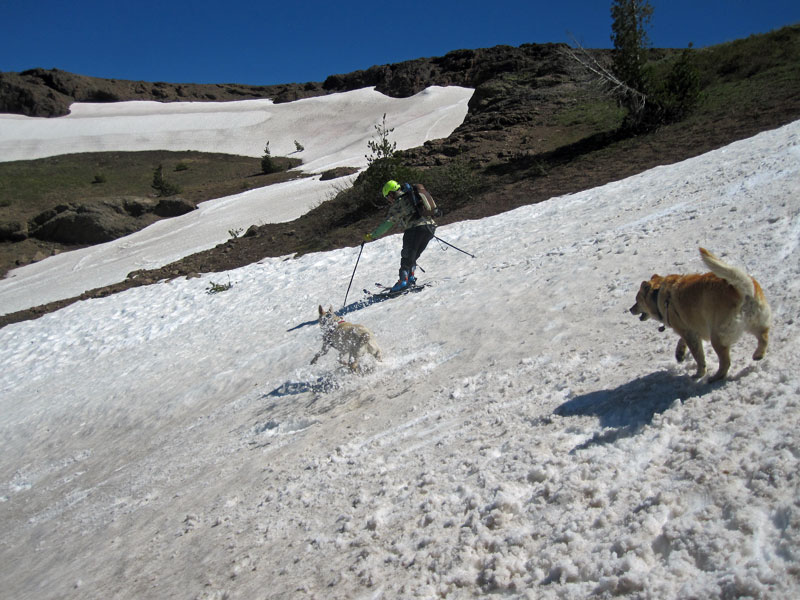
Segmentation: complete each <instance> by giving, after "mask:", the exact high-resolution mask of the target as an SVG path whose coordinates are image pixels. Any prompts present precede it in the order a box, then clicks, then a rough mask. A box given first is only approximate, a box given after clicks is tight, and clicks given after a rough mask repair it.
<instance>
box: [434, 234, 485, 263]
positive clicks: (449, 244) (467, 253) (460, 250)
mask: <svg viewBox="0 0 800 600" xmlns="http://www.w3.org/2000/svg"><path fill="white" fill-rule="evenodd" d="M433 237H435V238H436V239H437V240H439V241H440V242H441V243H443V244H447V245H448V246H450V247H451V248H455V249H456V250H458V251H459V252H463V253H464V254H466V255H467V256H471V257H472V258H475V255H474V254H470V253H469V252H466V251H465V250H462V249H461V248H456V247H455V246H453V244H451V243H450V242H445V241H444V240H443V239H442V238H440V237H439V236H438V235H435V236H433Z"/></svg>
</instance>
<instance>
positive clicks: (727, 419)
mask: <svg viewBox="0 0 800 600" xmlns="http://www.w3.org/2000/svg"><path fill="white" fill-rule="evenodd" d="M798 134H800V123H793V124H791V125H788V126H786V127H783V128H781V129H778V130H775V131H771V132H765V133H763V134H760V135H758V136H756V137H754V138H752V139H749V140H744V141H742V142H738V143H736V144H732V145H731V146H728V147H726V148H724V149H721V150H719V151H716V152H712V153H709V154H707V155H704V156H701V157H698V158H695V159H692V160H689V161H685V162H683V163H680V164H678V165H673V166H670V167H661V168H658V169H654V170H652V171H649V172H647V173H643V174H641V175H638V176H636V177H632V178H629V179H626V180H623V181H619V182H615V183H612V184H609V185H607V186H603V187H602V188H597V189H594V190H588V191H586V192H582V193H579V194H574V195H570V196H565V197H562V198H556V199H553V200H550V201H548V202H544V203H541V204H538V205H535V206H528V207H523V208H520V209H518V210H515V211H512V212H509V213H505V214H502V215H498V216H496V217H492V218H489V219H484V220H481V221H475V222H463V223H458V224H453V225H449V226H447V227H442V228H440V229H439V230H438V231H437V234H438V235H439V236H440V237H442V238H443V239H445V240H447V241H449V242H451V243H452V244H454V245H456V246H458V247H461V248H464V249H465V250H468V251H470V252H473V253H475V254H476V255H477V258H476V259H474V260H473V259H470V258H469V257H467V256H465V255H463V254H461V253H458V252H456V251H455V250H453V249H449V248H448V249H444V248H442V247H440V246H439V245H438V243H437V242H436V241H433V242H431V244H430V246H429V247H428V249H427V250H426V251H425V253H424V254H423V256H422V257H421V259H420V263H421V264H422V265H423V267H424V268H425V269H426V273H425V274H424V279H427V280H432V281H433V282H434V285H433V286H432V287H430V288H429V289H426V290H424V291H422V292H421V293H419V294H410V295H407V296H403V297H400V298H396V299H393V300H389V301H386V302H382V303H376V304H372V305H369V306H366V307H364V308H361V309H360V310H353V311H351V312H348V311H345V313H346V314H345V315H344V316H345V318H346V319H347V320H349V321H352V322H357V323H362V324H364V325H367V326H368V327H369V328H370V329H372V330H373V331H374V333H375V334H376V336H377V339H378V343H379V344H380V346H381V348H382V350H383V353H384V357H385V358H384V360H383V361H382V362H381V363H375V362H373V361H367V362H368V366H369V367H370V370H369V372H367V373H366V374H364V375H362V376H355V377H354V376H350V375H349V374H347V373H345V372H344V371H343V370H342V369H339V368H338V367H337V366H336V356H335V353H333V352H330V353H328V354H327V355H326V356H325V357H323V358H322V359H320V361H319V363H317V364H316V365H314V366H311V365H309V364H308V363H309V361H310V359H311V357H312V356H313V355H314V353H315V352H316V351H317V350H318V349H319V347H320V344H321V338H320V332H319V328H318V326H317V325H316V324H315V318H316V310H317V305H318V304H323V305H324V306H328V305H329V304H330V305H333V306H334V308H337V309H338V308H340V307H341V305H342V302H343V296H344V292H345V290H346V288H347V283H348V282H349V279H350V276H351V274H352V270H353V266H354V264H355V260H356V257H357V254H358V248H357V247H355V248H345V249H342V250H336V251H333V252H328V253H322V254H314V255H309V256H303V257H300V258H296V259H295V258H290V257H283V258H275V259H265V260H263V261H261V262H260V263H258V264H254V265H250V266H247V267H244V268H242V269H237V270H235V271H231V272H230V273H227V274H225V275H224V277H223V276H221V275H220V274H212V275H204V276H202V277H200V278H194V279H180V280H174V281H170V282H164V283H161V284H158V285H154V286H148V287H143V288H137V289H133V290H129V291H127V292H124V293H122V294H118V295H115V296H113V297H108V298H103V299H98V300H92V301H87V302H81V303H78V304H74V305H72V306H70V307H68V308H66V309H63V310H61V311H59V312H57V313H54V314H51V315H47V316H45V317H42V318H41V319H39V320H37V321H30V322H25V323H19V324H16V325H12V326H8V327H6V328H4V329H2V330H0V348H2V354H0V361H2V363H3V365H4V368H3V369H2V371H0V389H3V390H9V391H10V392H9V393H6V394H4V396H3V397H2V400H0V409H2V414H3V418H2V421H0V423H1V424H2V436H3V437H2V439H3V453H2V455H1V457H0V497H2V499H3V501H2V502H0V517H2V522H3V524H4V531H5V536H4V537H5V540H4V543H3V544H2V545H0V561H2V562H3V564H4V565H9V568H7V569H5V570H4V572H3V574H2V575H0V586H2V589H5V590H8V592H7V593H9V594H11V595H12V597H15V598H24V597H37V598H110V597H113V598H134V597H166V596H173V595H184V596H186V597H192V598H195V597H196V598H225V597H227V598H253V597H275V598H290V597H291V598H297V597H301V598H302V597H310V598H322V597H324V598H342V599H344V598H398V597H402V598H431V597H445V598H468V597H501V596H504V597H514V598H569V599H571V598H575V599H578V598H586V597H589V596H592V595H594V596H597V597H600V598H607V597H616V596H622V597H631V598H687V597H704V598H705V597H707V598H728V597H747V596H749V597H763V598H784V597H794V596H796V595H797V593H798V591H799V590H800V585H799V582H798V579H799V578H800V570H798V566H797V565H798V561H797V556H798V551H800V550H799V549H800V543H799V542H800V534H799V533H798V532H799V531H800V529H799V528H798V525H800V505H799V502H800V501H798V498H800V493H798V492H800V489H799V487H798V479H797V473H798V457H800V434H799V433H798V415H799V414H800V413H799V412H798V408H799V407H798V402H800V382H799V381H798V376H797V372H796V371H797V369H796V365H797V364H798V359H800V343H799V342H798V336H797V334H796V319H797V307H798V306H800V285H798V284H797V281H800V255H798V253H797V251H796V248H797V231H798V227H799V226H800V194H798V188H799V187H800V186H799V185H798V182H800V177H798V175H800V173H798V171H800V162H798V160H797V159H798V152H797V148H798ZM701 245H702V246H704V247H706V248H708V249H709V250H711V251H712V252H715V253H717V254H718V255H719V256H721V257H723V258H724V260H726V261H728V262H730V263H732V264H736V265H740V266H743V267H745V268H746V269H747V270H748V272H750V273H751V274H753V275H754V276H755V277H756V278H757V279H758V280H759V281H760V283H761V284H762V286H763V287H764V289H765V292H766V294H767V297H768V299H769V301H770V303H771V306H772V309H773V319H774V325H773V333H772V336H771V346H770V349H769V351H768V353H767V357H766V358H765V359H764V360H763V361H760V362H758V363H754V362H753V361H751V360H750V355H751V354H752V351H753V348H754V346H755V341H754V340H753V339H752V338H751V337H749V336H747V335H745V336H744V337H743V338H742V340H741V341H740V342H739V343H738V344H737V345H736V346H735V347H734V348H733V352H732V368H731V372H730V377H729V380H728V381H727V382H725V383H721V384H714V385H708V384H706V383H705V381H704V380H701V381H695V380H693V379H691V377H690V374H691V373H692V372H693V371H694V364H693V362H692V361H688V362H687V363H686V364H683V365H678V364H676V363H675V362H674V358H673V353H674V346H675V343H676V341H677V337H676V336H675V334H674V333H672V332H664V333H659V332H658V331H657V325H656V324H654V323H653V322H645V323H642V322H639V320H638V319H636V318H635V317H633V316H632V315H630V314H629V313H628V312H627V309H628V307H629V306H630V305H631V304H632V303H633V300H634V296H635V293H636V290H637V289H638V287H639V283H640V282H641V280H643V279H647V278H649V277H650V275H651V274H652V273H654V272H658V273H661V274H666V273H670V272H691V271H699V270H702V269H703V267H702V263H701V261H700V258H699V253H698V251H697V248H698V246H701ZM399 250H400V237H399V235H394V236H389V237H387V238H384V239H381V240H378V241H376V242H373V243H370V244H368V245H366V246H365V248H364V252H363V255H362V257H361V261H360V263H359V266H358V271H357V272H356V276H355V280H354V282H353V287H352V290H351V295H350V298H349V300H348V304H349V305H352V304H354V303H355V302H356V301H358V300H359V299H360V296H361V293H360V290H361V289H362V288H365V287H366V288H369V287H371V286H372V285H373V282H375V281H381V282H385V283H391V281H393V280H394V278H395V277H396V271H397V266H398V262H399ZM228 277H230V282H231V283H232V284H233V286H232V287H231V289H230V290H228V291H226V292H222V293H218V294H208V293H207V289H208V287H209V285H210V283H211V282H212V281H213V282H218V283H219V282H223V283H224V282H227V279H228ZM707 350H708V361H709V366H710V368H711V369H713V368H715V367H716V356H715V355H714V354H713V351H711V350H710V348H707Z"/></svg>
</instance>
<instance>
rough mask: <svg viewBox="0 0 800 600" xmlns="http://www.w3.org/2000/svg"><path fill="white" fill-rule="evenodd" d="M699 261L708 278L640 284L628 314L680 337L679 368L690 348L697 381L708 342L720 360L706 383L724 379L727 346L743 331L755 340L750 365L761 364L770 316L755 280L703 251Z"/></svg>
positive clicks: (659, 279)
mask: <svg viewBox="0 0 800 600" xmlns="http://www.w3.org/2000/svg"><path fill="white" fill-rule="evenodd" d="M700 256H701V257H702V259H703V262H704V263H705V264H706V266H707V267H708V268H709V269H711V271H712V272H711V273H704V274H692V275H667V276H666V277H662V276H660V275H653V276H652V277H651V278H650V281H643V282H642V285H641V287H640V288H639V292H638V293H637V294H636V304H634V305H633V306H632V307H631V308H630V312H631V313H632V314H634V315H640V317H639V318H640V320H642V321H646V320H647V319H648V318H651V317H652V318H654V319H657V320H658V321H661V322H662V323H663V324H664V325H665V326H667V327H671V328H672V329H673V330H674V331H675V332H676V333H677V334H678V335H679V336H681V339H680V340H678V345H677V347H676V348H675V358H676V359H677V360H678V362H682V361H683V359H684V357H685V356H686V347H687V346H688V347H689V351H690V352H691V353H692V356H693V357H694V360H695V362H696V363H697V372H696V373H695V375H694V376H695V377H698V378H699V377H702V376H703V375H705V373H706V359H705V355H704V353H703V340H710V341H711V346H712V347H713V348H714V351H715V352H716V353H717V356H718V357H719V369H718V370H717V372H716V373H715V374H714V375H713V376H712V377H711V378H710V379H709V382H712V381H717V380H719V379H723V378H725V376H726V375H727V374H728V369H729V368H730V366H731V357H730V349H731V346H733V344H734V343H736V341H737V340H738V339H739V337H740V336H741V335H742V333H743V332H745V331H746V332H748V333H750V334H752V335H754V336H755V337H756V340H758V347H757V348H756V351H755V353H754V354H753V360H761V359H762V358H764V354H765V353H766V351H767V344H768V343H769V328H770V325H771V320H772V313H771V311H770V308H769V304H767V299H766V298H765V297H764V292H763V291H762V289H761V286H760V285H759V284H758V282H757V281H756V280H755V279H754V278H753V277H751V276H750V275H748V274H747V273H745V272H744V271H742V270H741V269H739V268H736V267H732V266H730V265H728V264H726V263H724V262H723V261H721V260H720V259H719V258H717V257H716V256H714V255H713V254H711V253H710V252H709V251H708V250H706V249H705V248H700ZM663 329H664V328H663V327H662V331H663Z"/></svg>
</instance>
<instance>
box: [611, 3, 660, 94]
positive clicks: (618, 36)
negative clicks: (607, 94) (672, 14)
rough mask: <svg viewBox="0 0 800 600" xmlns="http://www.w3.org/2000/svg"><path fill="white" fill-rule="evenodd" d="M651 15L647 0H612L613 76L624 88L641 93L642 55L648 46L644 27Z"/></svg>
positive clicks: (642, 87) (648, 22) (642, 79)
mask: <svg viewBox="0 0 800 600" xmlns="http://www.w3.org/2000/svg"><path fill="white" fill-rule="evenodd" d="M652 16H653V7H652V6H651V5H650V2H649V1H648V0H613V2H612V3H611V19H612V24H611V41H612V42H614V74H615V75H616V76H617V78H619V80H620V81H622V82H623V83H624V84H625V85H627V86H629V87H631V88H633V89H635V90H638V91H640V92H643V91H644V73H643V68H644V64H645V61H646V56H645V53H646V51H647V48H648V47H649V46H650V39H649V37H648V35H647V27H648V26H649V24H650V20H651V18H652Z"/></svg>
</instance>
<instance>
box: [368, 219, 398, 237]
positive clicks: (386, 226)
mask: <svg viewBox="0 0 800 600" xmlns="http://www.w3.org/2000/svg"><path fill="white" fill-rule="evenodd" d="M393 226H394V223H393V222H392V221H390V220H389V219H386V220H385V221H384V222H383V223H381V224H380V225H378V226H377V227H376V228H375V229H374V230H373V231H372V232H371V233H368V234H367V235H366V236H364V239H366V240H367V241H370V240H374V239H377V238H379V237H381V236H382V235H383V234H384V233H386V232H387V231H389V230H390V229H391V228H392V227H393Z"/></svg>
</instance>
